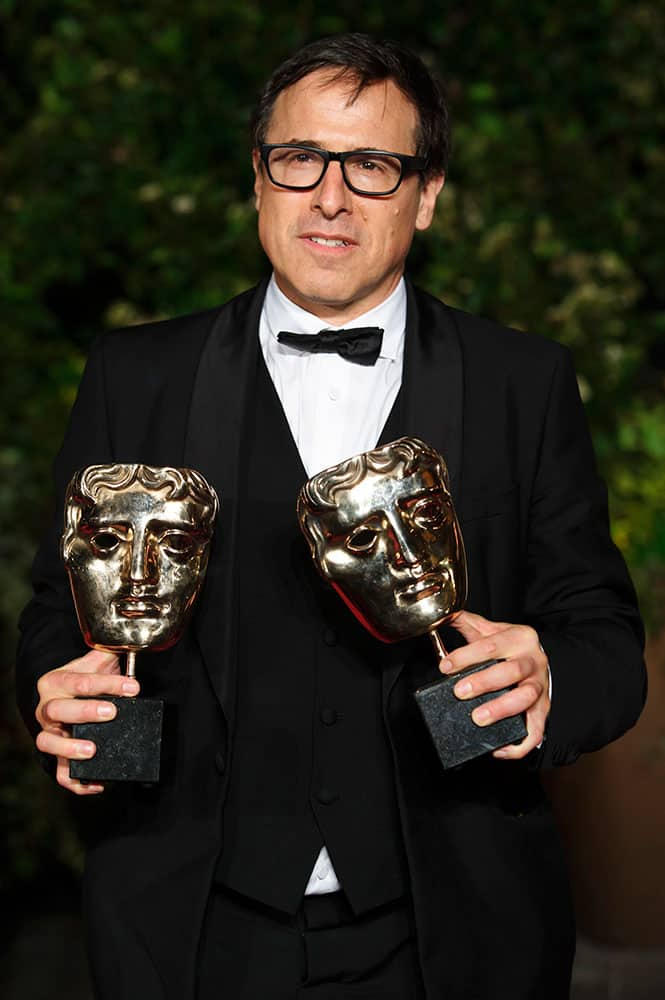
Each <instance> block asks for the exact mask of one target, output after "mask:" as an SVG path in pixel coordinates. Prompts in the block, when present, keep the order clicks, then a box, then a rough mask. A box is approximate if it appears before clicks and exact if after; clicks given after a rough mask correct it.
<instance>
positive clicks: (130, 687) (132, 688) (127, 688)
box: [122, 681, 139, 694]
mask: <svg viewBox="0 0 665 1000" xmlns="http://www.w3.org/2000/svg"><path fill="white" fill-rule="evenodd" d="M138 689H139V685H138V681H123V684H122V693H123V694H136V693H137V692H138Z"/></svg>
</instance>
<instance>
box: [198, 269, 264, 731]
mask: <svg viewBox="0 0 665 1000" xmlns="http://www.w3.org/2000/svg"><path fill="white" fill-rule="evenodd" d="M265 289H266V283H265V282H264V283H262V284H261V285H259V286H258V287H257V288H256V289H255V290H254V291H252V292H248V293H245V295H243V296H240V297H239V298H238V299H236V300H235V301H234V302H233V303H232V304H231V305H230V306H229V307H228V308H227V309H225V310H223V312H222V315H221V316H220V319H219V320H218V322H217V324H216V326H215V328H214V329H213V330H212V332H211V334H210V337H209V339H208V343H207V344H206V346H205V348H204V350H203V352H202V354H201V362H200V365H199V369H198V372H197V376H196V381H195V386H194V393H193V397H192V405H191V409H190V416H189V422H188V428H187V439H186V444H185V459H186V464H187V465H189V466H191V467H192V468H194V469H198V470H199V471H200V472H202V473H203V475H204V476H205V477H206V478H207V479H208V480H209V481H210V483H211V484H212V485H213V486H214V487H215V489H216V490H217V492H218V494H219V500H220V514H219V518H218V521H217V528H216V532H215V538H214V541H213V547H212V552H211V557H210V563H209V565H208V573H207V577H206V583H205V588H204V591H203V594H202V597H201V601H200V604H199V607H198V610H197V614H196V617H195V620H194V622H193V628H194V633H195V635H196V638H197V640H198V643H199V646H200V648H201V653H202V655H203V659H204V661H205V664H206V667H207V669H208V672H209V674H210V680H211V683H212V686H213V688H214V690H215V693H216V694H217V697H218V698H219V700H220V702H221V704H222V706H223V707H224V708H228V705H229V704H230V703H231V699H232V695H233V688H232V685H233V681H234V677H235V670H234V667H233V665H234V663H235V639H236V624H237V622H236V618H237V607H236V602H235V600H234V594H235V588H234V578H235V572H236V558H237V551H236V549H237V519H238V498H239V491H240V483H241V481H242V479H241V477H242V475H243V438H244V435H243V428H244V426H245V424H246V413H247V408H248V406H250V405H251V398H252V387H253V382H254V375H255V372H256V360H257V352H258V350H259V344H258V328H259V318H260V315H261V306H262V304H263V299H264V296H265ZM226 714H227V717H228V712H227V713H226Z"/></svg>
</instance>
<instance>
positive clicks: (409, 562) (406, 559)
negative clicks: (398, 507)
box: [388, 511, 428, 566]
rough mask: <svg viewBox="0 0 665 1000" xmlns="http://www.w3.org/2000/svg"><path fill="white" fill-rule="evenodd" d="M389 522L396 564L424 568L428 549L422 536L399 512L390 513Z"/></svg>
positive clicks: (393, 556)
mask: <svg viewBox="0 0 665 1000" xmlns="http://www.w3.org/2000/svg"><path fill="white" fill-rule="evenodd" d="M388 522H389V534H390V540H391V542H392V558H393V561H394V564H395V565H396V566H404V565H406V566H422V565H423V564H424V563H425V562H426V561H427V557H428V549H427V546H426V545H425V542H424V539H423V538H422V535H421V534H420V533H419V532H418V531H415V530H414V529H413V528H412V527H411V526H410V525H408V524H407V523H406V522H405V521H404V520H403V518H402V517H401V516H400V514H399V513H397V512H392V511H391V512H389V514H388Z"/></svg>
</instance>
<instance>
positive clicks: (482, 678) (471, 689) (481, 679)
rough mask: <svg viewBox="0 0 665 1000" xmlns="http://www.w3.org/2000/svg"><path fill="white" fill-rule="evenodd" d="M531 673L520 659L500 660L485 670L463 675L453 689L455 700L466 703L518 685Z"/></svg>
mask: <svg viewBox="0 0 665 1000" xmlns="http://www.w3.org/2000/svg"><path fill="white" fill-rule="evenodd" d="M532 672H533V671H532V670H531V669H530V664H529V663H528V662H525V661H524V660H521V659H509V660H501V661H500V662H499V663H495V664H494V665H493V666H491V667H487V668H486V669H485V670H478V671H476V672H475V673H469V674H464V675H463V676H462V677H461V678H460V680H458V681H457V683H456V684H455V687H454V688H453V691H454V694H455V697H456V698H459V699H460V700H462V701H466V700H468V699H469V698H476V697H477V696H478V695H479V694H488V693H489V692H490V691H500V690H501V689H502V688H506V687H510V686H511V685H513V684H518V683H519V682H520V681H521V680H523V679H524V678H525V677H527V676H529V675H530V674H531V673H532Z"/></svg>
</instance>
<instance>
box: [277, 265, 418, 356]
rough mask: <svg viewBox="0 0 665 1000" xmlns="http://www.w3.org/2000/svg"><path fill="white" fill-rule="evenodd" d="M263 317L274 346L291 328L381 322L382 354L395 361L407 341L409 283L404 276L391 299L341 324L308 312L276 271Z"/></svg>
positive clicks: (308, 329) (304, 330)
mask: <svg viewBox="0 0 665 1000" xmlns="http://www.w3.org/2000/svg"><path fill="white" fill-rule="evenodd" d="M263 317H264V319H265V320H266V323H267V326H268V330H269V332H270V339H271V340H274V341H275V343H274V344H273V345H272V347H273V349H274V348H275V347H276V348H278V349H281V348H282V345H281V344H279V342H278V341H277V334H278V333H279V332H280V330H291V331H292V332H293V333H306V334H316V333H319V331H320V330H340V329H342V328H343V329H345V330H353V329H355V328H356V327H359V326H378V327H381V329H382V330H383V341H382V344H381V353H380V354H379V357H380V358H388V359H389V360H391V361H394V360H395V359H396V358H397V357H399V355H400V353H401V349H402V347H403V343H404V334H405V330H406V285H405V283H404V278H403V277H402V278H400V280H399V282H398V284H397V287H396V288H395V289H394V290H393V291H392V292H391V293H390V295H389V296H388V298H387V299H384V300H383V302H380V303H379V304H378V306H374V308H373V309H370V310H369V311H368V312H366V313H363V314H362V316H356V318H355V319H352V320H349V322H348V323H344V324H342V325H341V326H333V324H331V323H326V322H325V321H324V320H322V319H321V318H320V317H319V316H315V315H314V313H311V312H308V311H307V310H306V309H303V308H301V306H298V305H296V303H295V302H292V301H291V299H289V298H287V297H286V295H285V294H284V292H283V291H282V290H281V289H280V288H279V287H278V285H277V282H276V281H275V275H274V274H273V275H272V277H271V279H270V282H269V284H268V289H267V291H266V297H265V301H264V303H263ZM286 350H287V351H288V348H287V349H286Z"/></svg>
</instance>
